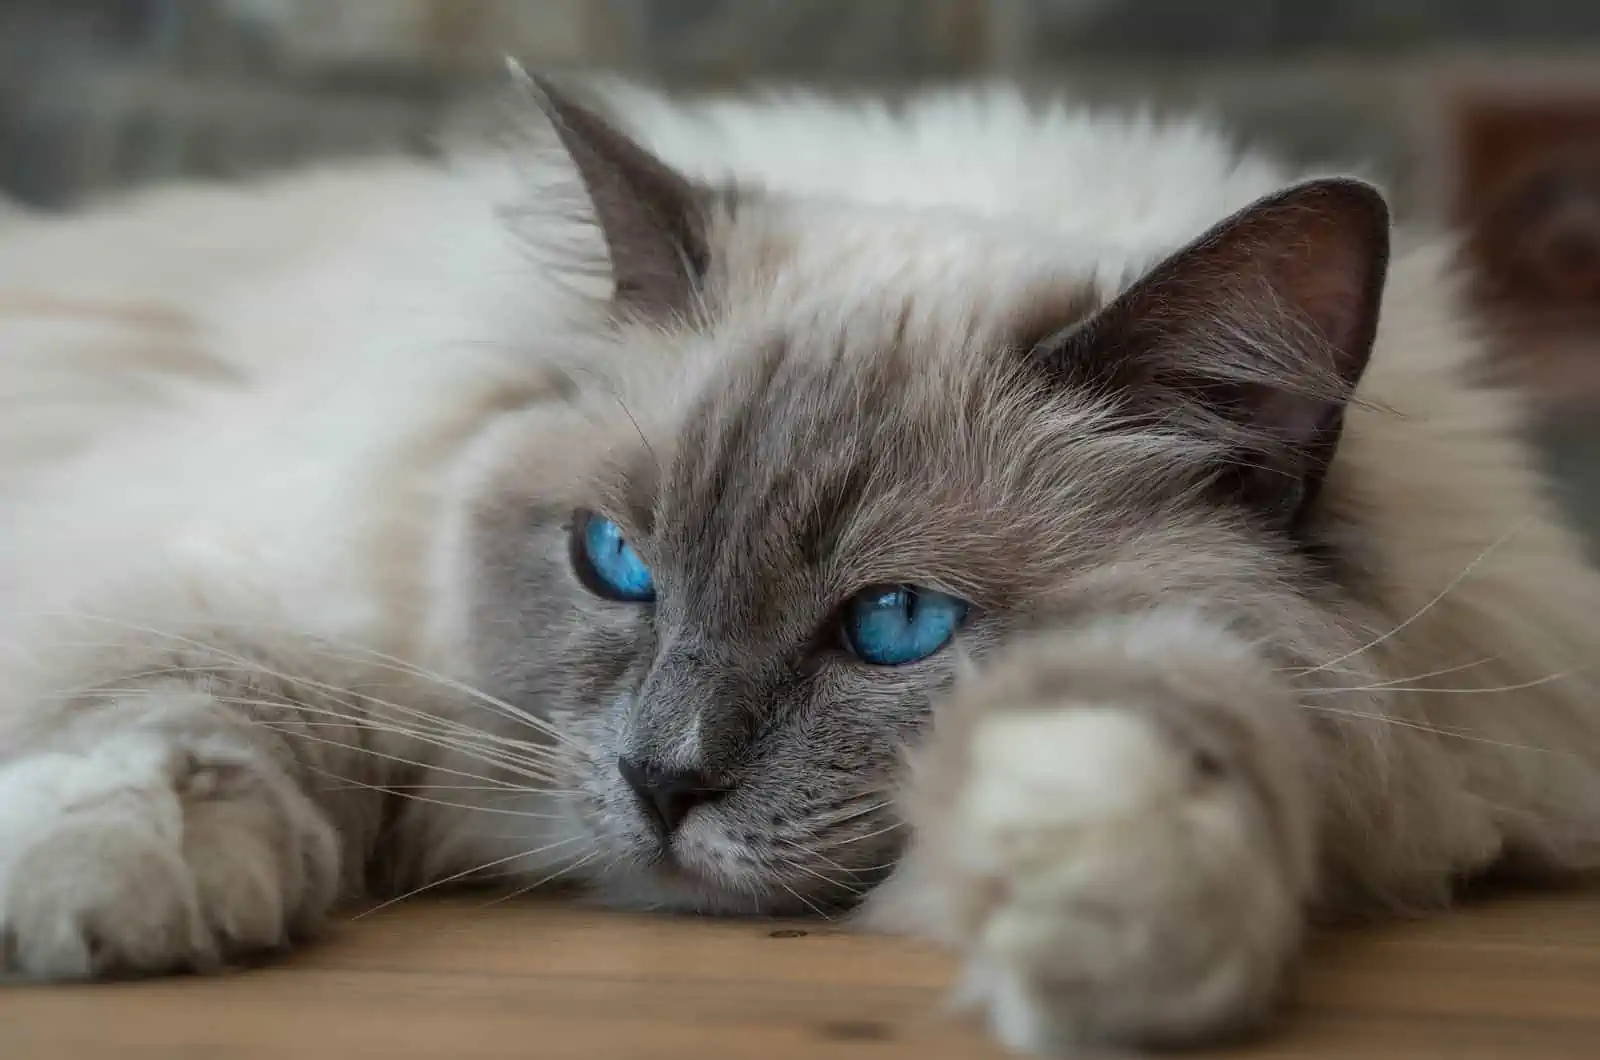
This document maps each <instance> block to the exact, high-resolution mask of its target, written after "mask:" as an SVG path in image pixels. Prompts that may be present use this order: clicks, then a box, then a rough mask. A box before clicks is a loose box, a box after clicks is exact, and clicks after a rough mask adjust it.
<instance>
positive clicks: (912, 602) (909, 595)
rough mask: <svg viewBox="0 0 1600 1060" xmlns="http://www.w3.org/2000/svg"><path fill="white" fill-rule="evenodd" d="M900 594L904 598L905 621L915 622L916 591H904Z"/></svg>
mask: <svg viewBox="0 0 1600 1060" xmlns="http://www.w3.org/2000/svg"><path fill="white" fill-rule="evenodd" d="M901 592H902V595H903V596H904V597H905V609H906V621H907V622H915V621H916V620H917V591H916V590H915V589H904V590H901Z"/></svg>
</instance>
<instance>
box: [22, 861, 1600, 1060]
mask: <svg viewBox="0 0 1600 1060" xmlns="http://www.w3.org/2000/svg"><path fill="white" fill-rule="evenodd" d="M949 974H950V966H949V963H948V962H947V961H946V960H945V959H944V958H943V957H942V956H940V955H938V954H936V953H932V952H929V951H926V950H923V949H921V948H919V947H916V946H912V945H908V944H905V943H902V942H898V941H891V940H886V939H881V938H871V937H866V936H857V935H851V934H848V933H845V932H843V931H839V930H835V929H833V928H830V927H829V926H828V925H827V924H815V923H808V924H793V925H789V924H771V923H737V922H727V921H709V920H679V919H668V918H634V917H622V916H612V915H606V914H596V913H591V912H587V911H580V910H574V909H570V908H567V907H563V906H552V905H547V904H542V903H526V904H523V903H503V904H499V905H494V906H487V907H486V906H484V905H483V904H482V903H481V901H480V900H474V899H466V900H454V901H450V902H442V903H429V902H421V901H418V902H416V903H414V904H411V905H409V906H406V907H399V908H395V909H392V910H386V911H384V912H382V913H379V914H377V915H374V916H371V917H366V918H364V919H360V920H357V921H354V922H349V923H344V924H341V925H340V927H339V928H338V929H337V930H336V931H335V932H334V934H333V936H332V938H331V939H330V940H329V941H327V942H326V943H324V944H322V945H320V946H318V947H315V948H312V949H309V950H307V951H305V952H303V953H301V954H298V955H296V956H294V957H292V958H291V959H289V960H287V961H284V962H281V963H278V964H275V965H273V966H271V967H267V968H261V969H255V970H251V971H243V972H238V973H233V974H229V975H226V976H222V977H217V978H211V979H204V980H201V979H188V980H165V981H156V982H145V983H127V984H115V985H108V986H97V987H72V988H46V989H40V988H21V987H14V988H4V989H0V1057H3V1058H4V1060H34V1058H55V1057H63V1058H76V1057H84V1058H96V1060H98V1058H106V1060H110V1058H113V1057H114V1058H118V1060H146V1058H149V1060H156V1058H160V1060H200V1058H205V1060H233V1058H241V1060H249V1058H264V1057H293V1058H295V1060H367V1058H371V1060H411V1058H423V1057H427V1058H430V1060H434V1058H448V1060H478V1058H485V1057H519V1058H522V1057H525V1058H538V1060H566V1058H572V1060H578V1058H584V1060H607V1058H612V1057H615V1058H618V1060H623V1058H626V1060H656V1058H659V1060H716V1058H723V1057H726V1058H730V1060H735V1058H736V1060H758V1058H760V1060H788V1058H800V1057H808V1058H809V1057H841V1058H843V1057H852V1058H853V1057H860V1058H882V1060H891V1058H902V1057H903V1058H906V1060H911V1058H917V1060H947V1058H956V1057H991V1056H998V1055H999V1053H998V1051H997V1050H993V1049H992V1048H991V1047H989V1046H987V1045H986V1044H984V1042H983V1040H982V1038H981V1036H980V1035H978V1034H976V1033H975V1032H974V1031H973V1029H972V1028H970V1027H967V1026H964V1025H963V1024H961V1023H959V1022H957V1021H954V1020H951V1019H948V1018H945V1017H943V1016H942V1015H941V1013H940V1008H941V1002H942V999H943V988H944V987H945V985H946V982H947V979H948V976H949ZM1207 1055H1212V1054H1207ZM1216 1055H1235V1054H1216ZM1237 1055H1241V1056H1246V1055H1247V1056H1249V1057H1252V1058H1255V1060H1274V1058H1287V1057H1294V1058H1299V1060H1317V1058H1327V1057H1350V1058H1359V1060H1413V1058H1415V1060H1422V1058H1439V1060H1490V1058H1493V1060H1546V1058H1554V1057H1563V1058H1573V1060H1577V1058H1580V1057H1581V1058H1583V1060H1594V1058H1597V1057H1600V893H1590V894H1585V895H1564V896H1543V897H1537V898H1519V899H1514V900H1501V901H1495V902H1490V903H1484V904H1479V905H1476V906H1474V907H1472V908H1470V909H1467V910H1465V911H1462V912H1459V913H1455V914H1451V915H1449V916H1446V917H1441V918H1438V919H1436V920H1432V921H1428V922H1424V923H1414V924H1407V925H1401V926H1396V927H1390V928H1385V929H1382V930H1375V931H1371V932H1367V933H1359V934H1350V935H1343V936H1338V937H1333V938H1328V939H1323V940H1320V941H1319V942H1318V943H1317V944H1316V946H1315V952H1314V959H1313V960H1312V962H1311V967H1310V970H1309V972H1308V973H1307V974H1306V976H1305V977H1304V981H1303V983H1302V984H1301V988H1300V990H1299V1001H1298V1002H1297V1004H1296V1006H1295V1010H1294V1012H1293V1013H1292V1014H1291V1016H1290V1018H1289V1019H1288V1020H1287V1021H1286V1023H1285V1025H1284V1027H1283V1029H1282V1031H1281V1033H1280V1034H1278V1035H1277V1036H1275V1037H1274V1038H1273V1039H1271V1040H1270V1041H1268V1042H1266V1043H1262V1044H1257V1045H1255V1046H1252V1047H1249V1048H1247V1049H1244V1050H1241V1051H1240V1052H1239V1053H1238V1054H1237Z"/></svg>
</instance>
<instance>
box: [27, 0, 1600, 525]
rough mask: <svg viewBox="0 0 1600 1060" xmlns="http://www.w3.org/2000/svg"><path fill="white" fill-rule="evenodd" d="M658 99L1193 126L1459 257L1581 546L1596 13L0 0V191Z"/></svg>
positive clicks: (566, 1)
mask: <svg viewBox="0 0 1600 1060" xmlns="http://www.w3.org/2000/svg"><path fill="white" fill-rule="evenodd" d="M506 54H512V55H515V56H517V57H519V58H521V59H522V60H523V61H524V62H525V63H526V64H527V65H529V66H537V67H542V68H545V69H564V68H591V67H602V68H606V69H611V70H620V71H623V72H626V73H630V74H634V75H637V76H640V77H644V78H648V79H650V80H652V81H656V82H660V83H664V84H667V85H669V86H682V87H697V88H736V87H739V86H742V85H748V84H750V83H751V82H753V81H764V82H773V81H776V82H785V83H796V82H798V83H811V84H819V85H822V86H825V87H828V88H832V89H836V88H846V87H865V88H876V89H881V90H887V91H891V92H898V91H903V90H905V89H906V88H908V87H911V86H914V85H918V84H928V83H946V82H950V81H959V80H966V79H972V78H1002V79H1009V80H1015V81H1018V82H1021V83H1022V84H1024V85H1025V86H1027V87H1028V89H1029V90H1030V91H1035V92H1041V93H1043V92H1059V91H1067V92H1070V93H1072V94H1074V95H1075V96H1078V97H1080V98H1085V99H1088V100H1091V101H1096V102H1109V103H1122V104H1139V105H1146V106H1150V107H1153V108H1155V109H1157V110H1158V111H1171V110H1185V111H1188V110H1194V109H1197V108H1198V109H1200V110H1204V111H1209V112H1212V113H1213V114H1216V115H1217V116H1219V117H1221V118H1222V119H1223V120H1225V121H1226V122H1227V123H1228V124H1229V125H1230V127H1231V128H1232V129H1234V130H1235V131H1236V132H1237V133H1238V134H1239V136H1240V137H1241V138H1242V139H1244V140H1246V141H1250V142H1254V143H1258V144H1262V145H1264V146H1268V147H1270V148H1272V149H1274V150H1276V151H1278V152H1280V153H1283V154H1287V155H1289V156H1290V157H1292V158H1294V159H1296V160H1299V161H1303V162H1307V163H1320V164H1340V163H1346V164H1358V165H1360V166H1361V167H1362V168H1363V169H1364V170H1365V171H1367V172H1375V173H1377V174H1380V175H1382V176H1383V178H1384V179H1385V180H1386V181H1387V182H1388V184H1389V187H1390V189H1391V191H1392V193H1393V194H1394V195H1395V197H1396V199H1397V200H1398V201H1399V203H1400V204H1401V207H1402V209H1403V210H1404V211H1405V212H1407V213H1408V214H1411V215H1413V216H1420V217H1425V218H1428V219H1432V220H1444V221H1449V222H1451V223H1453V224H1456V225H1458V226H1459V227H1460V228H1461V229H1462V231H1463V232H1464V233H1465V235H1466V248H1467V252H1468V257H1469V261H1470V263H1471V266H1472V268H1471V277H1472V281H1473V283H1472V289H1473V297H1474V304H1475V311H1476V312H1479V313H1480V314H1481V315H1482V317H1483V318H1484V320H1485V321H1486V323H1487V324H1488V325H1489V326H1490V327H1492V328H1493V329H1494V330H1495V333H1496V334H1497V335H1498V336H1499V339H1500V342H1499V349H1500V351H1501V366H1502V368H1503V369H1504V370H1505V371H1507V372H1509V373H1513V374H1515V375H1518V376H1519V377H1521V378H1523V379H1525V380H1526V381H1527V382H1528V383H1530V384H1531V386H1532V388H1533V392H1534V394H1535V396H1536V399H1537V400H1538V402H1539V413H1540V414H1539V430H1540V438H1541V441H1542V442H1543V443H1544V452H1545V453H1546V454H1547V456H1548V459H1549V460H1550V462H1551V464H1552V466H1553V467H1554V469H1555V470H1556V472H1557V474H1558V476H1559V478H1560V480H1561V482H1562V484H1563V493H1564V497H1565V498H1566V500H1567V502H1568V503H1570V504H1572V505H1573V506H1574V508H1575V510H1576V511H1577V512H1578V513H1579V514H1580V516H1581V517H1582V518H1583V520H1584V522H1585V523H1586V525H1587V526H1589V527H1590V528H1591V529H1593V530H1594V531H1595V532H1596V540H1597V541H1600V0H1518V2H1516V3H1507V2H1504V0H1203V2H1196V0H0V196H9V197H11V198H14V199H17V200H20V201H22V202H24V203H27V204H30V205H34V206H38V207H61V206H67V205H71V204H73V203H76V202H81V201H83V200H85V199H87V198H91V197H94V196H96V195H99V194H103V193H106V192H109V191H112V190H115V189H119V188H123V187H128V186H133V185H138V184H141V183H146V182H151V181H156V180H161V179H166V178H171V177H175V176H179V175H200V176H234V175H242V174H247V173H252V172H259V171H263V170H270V169H274V168H279V167H284V166H289V165H293V164H295V163H297V162H300V161H303V160H307V159H312V158H325V157H330V156H337V155H346V154H352V153H362V152H374V151H396V150H399V151H407V152H418V153H426V152H429V151H430V150H432V148H433V143H434V136H435V133H436V132H437V130H439V129H440V128H441V126H442V125H444V124H445V123H447V122H449V121H451V120H452V119H453V118H454V116H456V115H457V114H459V113H460V112H462V111H463V110H464V109H466V108H470V106H471V105H472V103H473V101H474V100H477V99H479V98H480V97H481V96H482V95H483V94H484V93H485V92H487V91H490V90H492V88H493V86H494V84H495V80H496V78H497V76H498V74H499V71H500V69H501V60H502V57H503V56H504V55H506Z"/></svg>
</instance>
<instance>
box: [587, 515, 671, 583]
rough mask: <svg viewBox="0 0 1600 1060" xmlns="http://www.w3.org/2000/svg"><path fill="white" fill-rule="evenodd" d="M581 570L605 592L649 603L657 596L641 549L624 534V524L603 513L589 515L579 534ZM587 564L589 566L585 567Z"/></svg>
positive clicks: (589, 580) (653, 581)
mask: <svg viewBox="0 0 1600 1060" xmlns="http://www.w3.org/2000/svg"><path fill="white" fill-rule="evenodd" d="M578 551H579V560H580V564H581V566H580V573H587V574H588V575H589V577H587V578H585V579H584V580H585V581H586V582H587V583H588V584H589V587H590V588H591V589H593V590H594V591H595V592H597V593H599V594H600V595H601V596H605V597H609V598H610V599H612V600H626V601H629V602H632V603H646V602H648V601H650V600H654V599H655V598H656V582H655V579H654V578H652V577H651V576H650V568H649V567H646V566H645V565H644V560H642V559H640V558H639V553H637V552H635V551H634V550H633V546H632V545H630V544H628V539H627V538H625V537H623V536H622V527H620V526H618V525H617V524H616V523H614V522H612V521H611V520H610V519H607V518H606V517H605V516H603V515H590V516H588V517H587V518H586V519H585V521H584V523H583V525H582V527H580V529H579V535H578ZM584 568H586V570H585V569H584Z"/></svg>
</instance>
